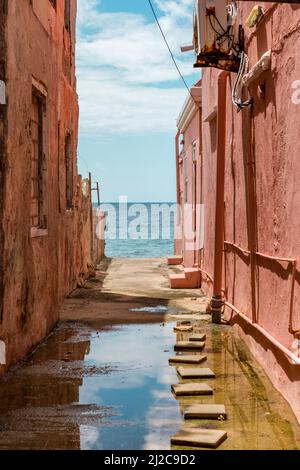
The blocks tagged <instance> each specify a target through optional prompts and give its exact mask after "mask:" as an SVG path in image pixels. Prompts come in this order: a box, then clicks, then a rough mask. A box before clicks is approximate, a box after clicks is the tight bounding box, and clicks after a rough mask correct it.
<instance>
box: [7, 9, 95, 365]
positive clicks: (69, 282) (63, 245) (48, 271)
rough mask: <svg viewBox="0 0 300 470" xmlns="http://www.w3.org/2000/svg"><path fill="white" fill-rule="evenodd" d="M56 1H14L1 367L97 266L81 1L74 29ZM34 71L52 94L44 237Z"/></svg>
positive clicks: (51, 320)
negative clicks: (69, 185) (69, 137)
mask: <svg viewBox="0 0 300 470" xmlns="http://www.w3.org/2000/svg"><path fill="white" fill-rule="evenodd" d="M2 3H3V2H2ZM56 4H57V8H56V10H55V9H54V8H53V7H52V6H51V3H50V2H49V0H33V1H28V0H10V1H9V2H8V12H7V17H6V18H5V19H6V29H5V37H6V43H7V70H6V86H7V100H8V104H7V106H6V107H5V108H6V112H7V123H8V127H7V132H6V135H5V152H6V155H5V156H4V168H5V175H4V176H5V181H4V188H3V192H4V198H3V202H2V203H3V220H2V223H3V228H4V234H5V236H4V247H3V250H1V255H2V254H3V257H4V259H3V266H4V279H3V282H1V285H2V286H3V289H4V292H3V318H2V323H0V340H1V341H4V342H5V344H6V349H7V357H6V366H0V373H1V372H3V371H4V370H5V369H6V368H7V367H8V366H9V365H10V364H12V363H13V362H15V361H16V360H18V359H19V358H21V357H23V356H24V355H25V354H26V353H27V352H28V351H30V349H31V348H32V347H33V346H34V345H35V344H36V343H38V342H39V341H40V340H41V339H42V338H43V337H44V336H45V335H46V334H47V332H48V331H49V330H50V329H51V327H52V326H53V325H54V324H55V322H56V321H57V320H58V304H59V302H60V300H61V299H62V297H63V296H65V295H66V294H68V293H69V292H70V291H71V290H72V289H74V288H75V287H76V285H77V283H78V282H79V281H80V280H82V278H84V277H85V276H86V275H87V274H88V272H89V269H90V267H91V265H92V259H91V249H90V244H91V235H90V229H89V227H90V213H89V207H90V193H89V187H88V182H85V183H84V184H82V181H81V179H80V178H79V177H78V174H77V161H76V151H77V134H78V100H77V94H76V77H75V19H76V1H75V0H74V1H72V2H71V5H72V17H71V35H69V33H68V32H67V31H66V29H65V28H64V0H57V2H56ZM0 20H1V16H0ZM1 44H2V43H0V47H1ZM32 77H34V79H35V80H36V81H37V82H39V83H41V84H42V86H43V87H44V88H45V89H46V90H47V93H48V96H47V131H46V133H47V137H48V138H47V143H48V145H47V147H46V154H47V176H46V179H47V196H46V199H47V217H48V222H47V226H48V233H47V234H45V235H44V236H39V237H36V238H32V236H31V232H30V229H31V227H30V197H31V190H30V184H31V180H30V178H31V176H30V171H31V165H30V158H31V136H30V131H29V128H30V119H31V106H32ZM0 130H1V129H0ZM67 131H72V133H73V155H74V161H73V165H74V187H75V194H74V201H73V204H74V207H73V209H69V210H67V208H66V203H65V199H66V196H65V194H66V186H65V185H66V175H65V160H64V158H65V136H66V132H67ZM1 188H2V185H1ZM1 248H2V247H1Z"/></svg>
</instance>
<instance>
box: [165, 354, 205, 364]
mask: <svg viewBox="0 0 300 470" xmlns="http://www.w3.org/2000/svg"><path fill="white" fill-rule="evenodd" d="M206 359H207V356H202V355H200V354H194V355H186V356H185V355H183V356H174V357H170V359H169V363H170V364H201V363H202V362H204V361H206Z"/></svg>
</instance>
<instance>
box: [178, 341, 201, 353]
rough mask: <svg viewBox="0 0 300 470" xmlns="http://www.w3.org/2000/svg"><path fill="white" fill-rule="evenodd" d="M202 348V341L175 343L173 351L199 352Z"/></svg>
mask: <svg viewBox="0 0 300 470" xmlns="http://www.w3.org/2000/svg"><path fill="white" fill-rule="evenodd" d="M204 346H205V343H204V341H177V343H176V344H175V346H174V349H175V351H179V350H180V349H198V350H200V351H201V350H202V349H203V348H204Z"/></svg>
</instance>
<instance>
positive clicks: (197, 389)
mask: <svg viewBox="0 0 300 470" xmlns="http://www.w3.org/2000/svg"><path fill="white" fill-rule="evenodd" d="M171 389H172V392H173V393H174V395H175V396H176V397H189V396H196V395H212V394H213V389H212V388H211V387H210V386H209V385H208V384H206V383H195V382H191V383H187V384H176V385H171Z"/></svg>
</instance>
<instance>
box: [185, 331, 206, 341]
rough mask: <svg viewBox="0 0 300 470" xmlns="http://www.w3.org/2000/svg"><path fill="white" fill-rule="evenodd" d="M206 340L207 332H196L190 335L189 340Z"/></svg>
mask: <svg viewBox="0 0 300 470" xmlns="http://www.w3.org/2000/svg"><path fill="white" fill-rule="evenodd" d="M205 340H206V334H205V333H200V334H198V333H197V334H196V333H195V334H194V335H192V336H190V338H189V341H205Z"/></svg>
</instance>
